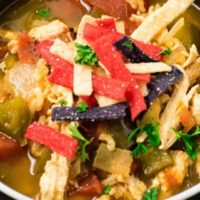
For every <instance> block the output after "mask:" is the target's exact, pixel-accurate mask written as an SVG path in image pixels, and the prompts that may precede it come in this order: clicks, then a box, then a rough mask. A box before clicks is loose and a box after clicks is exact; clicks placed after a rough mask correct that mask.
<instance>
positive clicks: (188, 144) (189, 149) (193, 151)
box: [173, 126, 200, 160]
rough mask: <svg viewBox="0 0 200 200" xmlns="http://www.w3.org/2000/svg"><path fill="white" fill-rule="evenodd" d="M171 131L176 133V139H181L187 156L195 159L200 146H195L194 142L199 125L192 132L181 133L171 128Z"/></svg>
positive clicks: (199, 129) (198, 132) (199, 130)
mask: <svg viewBox="0 0 200 200" xmlns="http://www.w3.org/2000/svg"><path fill="white" fill-rule="evenodd" d="M173 131H174V132H175V133H176V137H177V139H181V140H182V141H183V143H184V146H185V151H186V153H187V154H188V156H189V157H190V158H191V159H192V160H195V158H196V156H197V154H198V152H199V150H200V148H199V147H197V146H196V144H195V137H196V136H198V135H200V126H197V127H196V129H195V131H194V132H193V133H192V134H189V133H188V134H187V133H182V132H180V131H177V130H175V129H173Z"/></svg>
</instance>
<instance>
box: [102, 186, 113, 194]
mask: <svg viewBox="0 0 200 200" xmlns="http://www.w3.org/2000/svg"><path fill="white" fill-rule="evenodd" d="M111 189H112V187H111V186H110V185H105V186H104V187H103V193H104V194H109V193H110V191H111Z"/></svg>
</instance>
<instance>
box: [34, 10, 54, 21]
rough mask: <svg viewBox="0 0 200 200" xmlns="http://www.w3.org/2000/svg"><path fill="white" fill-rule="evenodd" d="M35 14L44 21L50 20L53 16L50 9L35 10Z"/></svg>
mask: <svg viewBox="0 0 200 200" xmlns="http://www.w3.org/2000/svg"><path fill="white" fill-rule="evenodd" d="M35 14H37V15H38V16H40V17H42V18H44V19H48V18H49V17H50V15H51V12H50V10H49V9H48V8H40V9H37V10H35Z"/></svg>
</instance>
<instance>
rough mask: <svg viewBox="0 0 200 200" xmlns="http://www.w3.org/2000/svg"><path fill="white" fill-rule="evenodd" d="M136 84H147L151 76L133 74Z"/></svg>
mask: <svg viewBox="0 0 200 200" xmlns="http://www.w3.org/2000/svg"><path fill="white" fill-rule="evenodd" d="M133 77H134V79H135V81H136V82H143V83H148V82H149V81H150V80H151V74H133Z"/></svg>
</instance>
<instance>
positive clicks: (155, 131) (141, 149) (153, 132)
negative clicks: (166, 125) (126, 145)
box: [128, 120, 160, 158]
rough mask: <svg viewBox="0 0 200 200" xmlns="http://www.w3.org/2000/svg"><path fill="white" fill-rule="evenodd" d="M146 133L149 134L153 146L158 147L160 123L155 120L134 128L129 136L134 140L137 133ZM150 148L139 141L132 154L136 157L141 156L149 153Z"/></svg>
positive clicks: (149, 140)
mask: <svg viewBox="0 0 200 200" xmlns="http://www.w3.org/2000/svg"><path fill="white" fill-rule="evenodd" d="M143 133H145V134H146V135H147V136H148V142H149V144H150V145H151V146H152V147H158V146H159V145H160V136H159V124H156V123H155V122H154V121H153V120H152V121H151V123H149V124H145V125H142V126H140V127H138V128H136V129H134V130H133V131H132V132H131V133H130V134H129V136H128V140H129V141H131V140H133V139H134V138H135V137H136V136H137V135H139V134H143ZM147 152H148V148H147V147H146V146H145V145H143V144H141V143H137V146H136V147H135V149H133V151H132V153H131V155H132V156H133V157H134V158H138V157H140V156H141V155H142V154H143V153H147Z"/></svg>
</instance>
